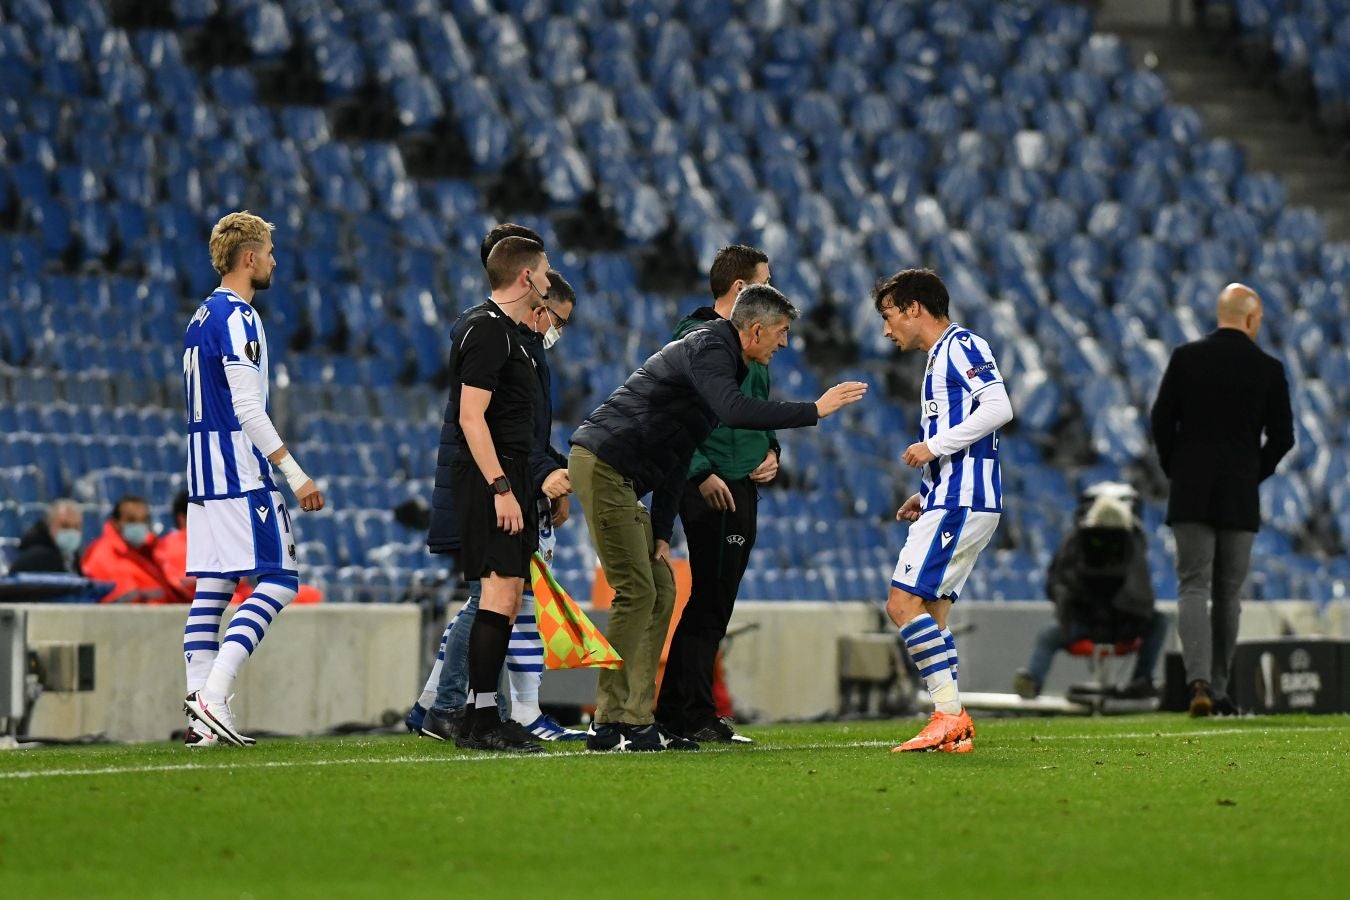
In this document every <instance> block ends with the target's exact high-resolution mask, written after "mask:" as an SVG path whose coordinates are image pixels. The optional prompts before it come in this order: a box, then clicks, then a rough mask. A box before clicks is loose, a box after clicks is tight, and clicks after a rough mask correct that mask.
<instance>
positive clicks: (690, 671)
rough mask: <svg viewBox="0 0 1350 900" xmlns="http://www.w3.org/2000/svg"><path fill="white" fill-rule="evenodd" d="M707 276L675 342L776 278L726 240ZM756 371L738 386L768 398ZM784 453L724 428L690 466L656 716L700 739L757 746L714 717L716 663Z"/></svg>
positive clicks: (759, 368)
mask: <svg viewBox="0 0 1350 900" xmlns="http://www.w3.org/2000/svg"><path fill="white" fill-rule="evenodd" d="M708 280H709V287H710V288H711V290H712V295H713V305H712V306H704V307H700V308H699V309H696V310H694V311H693V312H692V313H690V314H689V315H688V316H686V317H685V318H684V319H682V320H681V321H680V324H679V325H677V326H676V328H675V339H679V338H682V337H684V336H685V335H686V334H688V333H689V332H691V331H693V330H694V329H696V328H699V327H701V326H703V325H704V324H705V323H707V322H715V321H717V320H718V319H727V318H730V317H731V309H732V307H733V306H735V305H736V297H737V296H738V295H739V294H740V292H741V289H742V288H744V287H745V286H747V285H751V284H768V283H769V258H768V257H767V256H766V255H765V254H764V252H763V251H762V250H757V249H755V248H754V247H746V246H743V245H739V244H736V245H732V246H730V247H723V248H722V249H721V250H719V251H717V256H716V257H715V258H714V259H713V264H712V270H711V272H710V273H709V278H708ZM749 369H750V371H749V374H747V375H746V376H745V380H744V381H743V382H741V391H742V392H743V393H744V394H745V395H746V396H748V397H755V398H757V399H760V400H767V399H768V398H769V369H768V367H767V366H765V365H762V364H760V363H757V362H751V363H749ZM779 452H780V451H779V447H778V440H777V438H775V437H774V433H773V432H772V431H750V430H746V429H743V428H728V427H727V426H725V425H718V426H717V428H716V430H714V431H713V433H712V434H711V435H709V436H708V439H707V440H705V441H704V442H703V444H702V445H700V446H699V448H698V449H697V450H696V451H694V457H693V459H692V461H691V462H690V464H689V480H688V482H687V484H686V486H685V491H684V496H683V497H681V499H680V521H681V522H683V523H684V536H685V539H686V541H687V542H688V544H689V569H690V575H691V576H692V580H693V585H692V588H691V589H690V592H689V603H688V604H687V605H686V606H685V608H684V614H683V615H682V616H681V617H680V624H679V626H678V627H677V628H676V630H675V637H674V639H673V640H672V641H671V644H670V653H669V655H668V656H667V657H666V672H665V677H664V678H663V679H662V682H661V695H660V697H659V698H658V699H657V704H656V707H657V709H656V713H657V718H658V719H659V720H660V721H661V723H662V725H664V726H665V727H666V728H667V729H668V730H671V731H674V732H675V733H676V734H680V735H683V736H684V737H687V738H689V739H690V740H693V741H698V742H700V743H701V742H705V741H707V742H712V743H726V744H748V743H750V739H749V738H747V737H745V736H744V735H740V734H737V733H736V732H735V731H733V730H732V728H731V726H730V724H728V723H727V722H725V721H723V720H722V719H719V718H718V716H717V707H716V704H715V702H714V700H713V667H714V665H715V663H716V659H717V650H718V647H719V646H720V645H721V642H722V638H723V637H725V636H726V633H727V623H728V622H729V621H730V620H731V610H732V607H733V606H734V605H735V603H736V592H737V591H738V590H739V589H740V585H741V577H742V576H743V575H744V574H745V567H746V564H747V563H748V562H749V560H750V550H751V548H753V547H754V546H755V525H756V521H755V520H756V509H757V507H758V504H759V493H758V491H757V490H756V485H760V484H768V483H769V482H770V481H773V479H774V477H775V476H776V475H777V474H778V456H779Z"/></svg>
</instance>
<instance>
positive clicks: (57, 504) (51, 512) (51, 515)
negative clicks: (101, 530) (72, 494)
mask: <svg viewBox="0 0 1350 900" xmlns="http://www.w3.org/2000/svg"><path fill="white" fill-rule="evenodd" d="M67 509H71V510H74V511H75V513H76V514H77V515H79V516H80V517H81V518H83V517H84V507H83V506H81V505H80V504H78V503H76V502H75V501H74V500H71V499H70V498H69V497H62V498H61V499H59V500H53V501H52V502H51V503H49V504H47V521H48V522H49V523H51V522H55V521H56V517H57V516H59V515H60V514H61V513H62V511H64V510H67Z"/></svg>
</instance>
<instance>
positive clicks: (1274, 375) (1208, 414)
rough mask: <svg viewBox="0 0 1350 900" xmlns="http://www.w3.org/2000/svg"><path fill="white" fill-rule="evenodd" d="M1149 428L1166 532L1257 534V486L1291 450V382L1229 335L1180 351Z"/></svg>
mask: <svg viewBox="0 0 1350 900" xmlns="http://www.w3.org/2000/svg"><path fill="white" fill-rule="evenodd" d="M1152 424H1153V442H1154V443H1155V444H1156V445H1157V447H1158V457H1159V459H1160V460H1161V462H1162V468H1163V471H1164V472H1165V473H1167V477H1168V480H1169V481H1170V482H1171V491H1170V494H1169V497H1168V503H1167V521H1168V524H1172V523H1176V522H1201V523H1204V524H1207V525H1211V526H1213V527H1215V528H1231V529H1238V530H1242V531H1258V530H1259V529H1260V527H1261V501H1260V496H1259V495H1258V493H1257V486H1258V485H1259V484H1260V483H1261V482H1262V481H1264V480H1265V479H1266V478H1268V477H1270V475H1271V474H1272V473H1273V472H1274V471H1275V466H1276V465H1277V464H1278V463H1279V461H1280V459H1281V458H1282V457H1283V456H1284V455H1285V454H1286V453H1288V452H1289V451H1290V449H1292V448H1293V446H1294V419H1293V414H1292V412H1291V411H1290V408H1289V382H1288V380H1287V379H1286V378H1285V374H1284V366H1283V364H1281V363H1280V362H1279V360H1277V359H1275V358H1274V357H1273V356H1271V355H1270V354H1268V353H1266V352H1265V351H1263V350H1262V349H1261V348H1260V347H1258V346H1256V344H1255V342H1253V341H1252V340H1251V339H1249V338H1248V337H1247V336H1246V335H1245V334H1243V333H1242V332H1241V331H1238V330H1236V329H1233V328H1220V329H1217V330H1215V331H1212V332H1210V333H1209V334H1207V335H1206V336H1205V337H1203V338H1201V339H1200V340H1198V341H1192V342H1191V343H1189V344H1185V345H1183V346H1181V347H1178V348H1177V349H1176V350H1175V351H1173V353H1172V359H1171V360H1170V361H1169V362H1168V364H1167V371H1166V372H1165V373H1164V374H1163V380H1162V385H1161V386H1160V387H1159V388H1158V398H1157V400H1155V401H1154V403H1153V415H1152ZM1263 432H1264V434H1265V440H1264V441H1263V440H1262V433H1263Z"/></svg>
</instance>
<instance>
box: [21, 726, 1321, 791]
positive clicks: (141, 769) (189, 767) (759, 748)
mask: <svg viewBox="0 0 1350 900" xmlns="http://www.w3.org/2000/svg"><path fill="white" fill-rule="evenodd" d="M897 730H900V729H897ZM1346 730H1347V729H1345V728H1333V727H1330V726H1312V727H1306V728H1291V729H1289V731H1288V732H1287V733H1290V734H1310V733H1318V732H1329V731H1346ZM1272 731H1273V729H1271V728H1265V727H1261V728H1232V729H1228V728H1205V729H1195V730H1191V731H1133V732H1126V733H1124V734H1111V733H1102V734H1035V735H1028V736H1027V737H1025V738H1018V739H1017V740H1016V741H1015V742H1013V743H1011V744H1006V743H1005V744H1003V745H1002V746H1000V747H999V749H1000V750H1026V749H1029V748H1030V747H1031V745H1033V744H1038V743H1042V742H1052V741H1098V740H1102V741H1109V740H1152V739H1158V740H1167V739H1169V738H1196V737H1250V736H1252V735H1268V734H1271V733H1272ZM900 740H902V738H901V737H899V736H897V737H896V738H895V739H894V740H873V741H840V742H829V743H813V744H792V745H778V744H767V743H765V744H756V745H754V746H751V747H725V748H723V747H704V748H703V749H702V750H700V751H699V752H700V753H735V754H742V755H743V754H748V753H765V752H770V753H794V752H798V751H803V750H805V751H814V750H855V749H862V748H867V747H890V746H892V745H893V744H895V743H898V742H899V741H900ZM196 752H197V753H200V752H201V751H196ZM206 752H209V753H213V754H216V753H219V754H241V753H244V754H246V753H248V752H249V751H248V750H236V749H233V748H229V749H227V748H221V749H219V750H215V751H206ZM668 753H673V755H676V756H679V755H681V754H679V753H677V752H675V751H668ZM646 755H648V754H644V753H592V752H589V751H586V750H565V751H561V752H555V753H543V754H519V755H518V754H502V753H474V754H472V755H455V756H373V757H371V756H368V757H349V758H344V759H278V760H258V761H256V762H247V761H243V760H241V761H239V762H229V763H223V764H221V765H208V764H205V763H191V762H190V763H159V764H154V765H144V766H104V767H101V768H93V769H32V770H26V771H16V772H0V781H3V780H16V779H17V780H21V779H29V778H66V777H72V776H80V775H138V774H141V773H146V772H210V771H222V772H233V771H246V770H259V769H309V768H322V767H325V766H358V765H364V766H387V765H419V764H420V765H453V764H456V763H475V762H505V761H512V760H518V761H532V762H535V761H540V760H547V759H575V758H577V757H586V758H588V759H612V758H615V757H633V756H646Z"/></svg>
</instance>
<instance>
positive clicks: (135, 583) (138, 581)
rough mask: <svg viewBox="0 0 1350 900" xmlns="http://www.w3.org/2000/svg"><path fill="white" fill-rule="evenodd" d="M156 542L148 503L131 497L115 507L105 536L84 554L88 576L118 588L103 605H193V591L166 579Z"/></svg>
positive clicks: (105, 599)
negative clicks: (155, 554)
mask: <svg viewBox="0 0 1350 900" xmlns="http://www.w3.org/2000/svg"><path fill="white" fill-rule="evenodd" d="M155 542H156V538H155V534H154V532H152V531H151V530H150V507H149V505H148V504H146V502H145V500H143V499H142V498H140V497H134V496H130V495H128V496H125V497H122V498H121V499H120V500H118V501H117V503H115V504H113V510H112V515H111V516H109V517H108V521H107V523H106V524H104V526H103V534H101V535H100V536H99V537H97V538H95V539H94V541H93V542H92V543H91V544H90V545H89V549H87V550H86V551H85V552H84V560H83V567H84V574H85V576H86V577H88V578H93V579H95V580H97V581H111V582H113V584H114V585H115V587H113V589H112V590H111V591H110V592H109V593H108V595H107V596H105V597H104V598H103V599H102V600H101V601H100V602H102V603H189V602H191V600H192V593H191V591H188V590H186V589H185V588H184V587H183V586H182V585H181V583H178V582H175V581H174V580H172V579H171V578H170V577H169V576H167V575H165V574H164V570H163V569H161V568H160V567H159V564H158V563H156V562H155V558H154V552H155Z"/></svg>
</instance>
